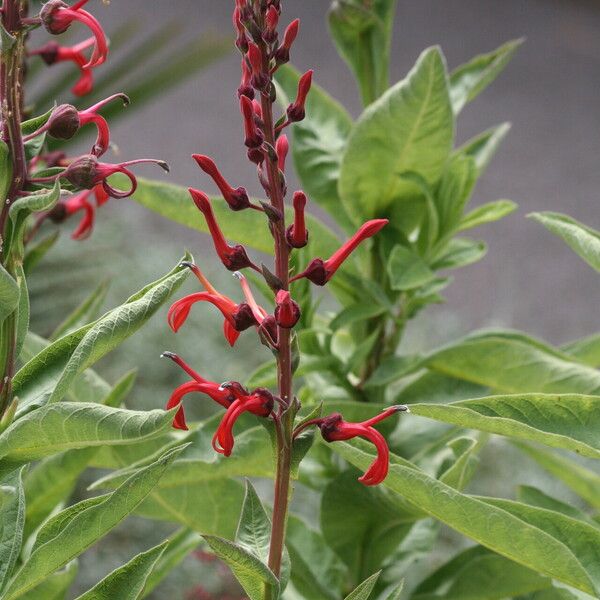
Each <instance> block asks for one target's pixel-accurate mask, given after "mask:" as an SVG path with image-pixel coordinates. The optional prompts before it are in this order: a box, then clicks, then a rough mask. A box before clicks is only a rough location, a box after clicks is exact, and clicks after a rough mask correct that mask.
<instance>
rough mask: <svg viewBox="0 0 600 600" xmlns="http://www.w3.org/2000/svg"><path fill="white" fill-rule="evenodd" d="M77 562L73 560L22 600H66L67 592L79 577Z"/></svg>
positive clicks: (24, 595)
mask: <svg viewBox="0 0 600 600" xmlns="http://www.w3.org/2000/svg"><path fill="white" fill-rule="evenodd" d="M77 571H78V564H77V560H72V561H71V562H70V563H68V564H67V566H66V567H65V568H64V569H63V570H62V571H56V573H52V575H50V576H48V577H46V579H44V581H42V583H40V585H38V586H37V587H34V588H33V589H32V590H29V591H28V592H25V594H23V595H22V596H20V598H21V600H41V599H42V598H43V599H44V600H65V597H66V595H67V592H68V591H69V588H70V587H71V584H72V583H73V581H75V577H77Z"/></svg>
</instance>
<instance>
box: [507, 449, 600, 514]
mask: <svg viewBox="0 0 600 600" xmlns="http://www.w3.org/2000/svg"><path fill="white" fill-rule="evenodd" d="M513 443H514V445H515V446H516V447H517V448H519V450H521V451H522V452H524V453H525V454H527V455H528V456H529V457H530V458H532V459H533V460H535V461H536V462H537V463H538V464H539V465H540V466H541V467H543V468H544V469H545V470H546V471H548V472H549V473H551V474H552V475H554V477H556V478H557V479H559V480H560V481H562V482H563V483H564V484H565V485H567V486H568V487H569V488H571V489H572V490H573V491H574V492H575V493H576V494H578V495H579V496H581V497H582V498H583V499H584V500H585V501H586V502H587V503H588V504H590V506H593V507H595V508H600V476H599V475H597V474H596V473H595V472H594V471H592V470H590V469H588V468H586V467H584V466H582V465H580V464H579V463H576V462H575V461H573V460H569V459H568V458H565V457H563V456H559V455H558V454H556V453H554V452H551V451H549V450H546V449H544V448H538V447H537V446H533V445H531V444H528V443H526V442H513Z"/></svg>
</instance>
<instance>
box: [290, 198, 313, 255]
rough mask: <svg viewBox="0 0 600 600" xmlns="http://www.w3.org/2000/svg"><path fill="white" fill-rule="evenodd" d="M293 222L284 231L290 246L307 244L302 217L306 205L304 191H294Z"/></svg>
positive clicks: (297, 246) (302, 246) (300, 246)
mask: <svg viewBox="0 0 600 600" xmlns="http://www.w3.org/2000/svg"><path fill="white" fill-rule="evenodd" d="M293 205H294V223H293V224H292V225H290V226H289V227H288V229H287V231H286V234H285V235H286V239H287V242H288V244H289V245H290V246H291V247H292V248H304V246H306V244H308V231H307V230H306V222H305V218H304V208H305V207H306V195H305V194H304V192H295V193H294V199H293Z"/></svg>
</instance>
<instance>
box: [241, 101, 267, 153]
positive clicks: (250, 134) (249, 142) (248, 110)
mask: <svg viewBox="0 0 600 600" xmlns="http://www.w3.org/2000/svg"><path fill="white" fill-rule="evenodd" d="M240 110H241V111H242V116H243V117H244V131H245V133H246V139H245V141H244V143H245V144H246V146H247V147H248V148H250V149H251V150H252V149H254V148H258V147H259V146H261V145H262V143H263V142H264V140H265V136H264V134H263V132H262V131H261V130H260V129H259V127H258V125H257V124H256V120H255V114H256V113H255V112H254V107H253V106H252V100H250V98H248V96H242V97H241V98H240Z"/></svg>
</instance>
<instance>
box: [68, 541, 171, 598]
mask: <svg viewBox="0 0 600 600" xmlns="http://www.w3.org/2000/svg"><path fill="white" fill-rule="evenodd" d="M166 547H167V542H163V543H162V544H159V545H158V546H155V547H154V548H151V549H150V550H148V551H146V552H142V553H141V554H138V555H137V556H136V557H135V558H132V559H131V560H130V561H129V562H128V563H127V564H125V565H123V566H122V567H119V568H118V569H116V570H115V571H113V572H112V573H110V574H109V575H107V576H106V577H105V578H104V579H103V580H102V581H100V582H99V583H97V584H96V585H95V586H94V587H93V588H92V589H91V590H88V591H87V592H85V594H82V595H81V596H77V600H116V599H117V598H118V599H119V600H138V598H141V597H142V594H143V591H144V586H145V585H146V581H147V580H148V578H149V577H150V574H151V573H152V569H154V567H155V565H156V563H157V562H158V561H159V559H160V557H161V556H162V553H163V552H164V551H165V548H166Z"/></svg>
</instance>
